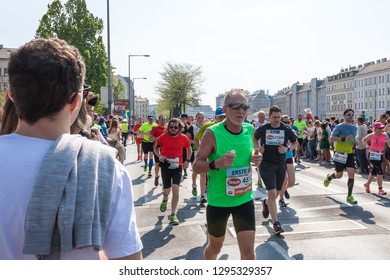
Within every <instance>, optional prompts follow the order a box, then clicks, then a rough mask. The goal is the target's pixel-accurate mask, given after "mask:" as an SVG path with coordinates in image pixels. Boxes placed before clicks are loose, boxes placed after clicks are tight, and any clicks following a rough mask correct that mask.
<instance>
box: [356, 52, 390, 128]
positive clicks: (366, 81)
mask: <svg viewBox="0 0 390 280" xmlns="http://www.w3.org/2000/svg"><path fill="white" fill-rule="evenodd" d="M360 69H361V70H360V71H359V72H358V73H357V74H356V75H355V76H354V89H353V93H352V95H353V99H352V107H351V108H353V109H354V110H355V114H356V115H360V114H362V112H363V111H364V112H365V114H366V117H367V120H368V121H369V122H371V123H372V122H373V121H374V120H375V119H377V118H378V116H379V115H380V114H382V113H385V112H386V110H389V109H390V61H387V59H386V58H383V59H381V60H377V61H376V63H374V62H370V63H366V64H364V66H363V67H360Z"/></svg>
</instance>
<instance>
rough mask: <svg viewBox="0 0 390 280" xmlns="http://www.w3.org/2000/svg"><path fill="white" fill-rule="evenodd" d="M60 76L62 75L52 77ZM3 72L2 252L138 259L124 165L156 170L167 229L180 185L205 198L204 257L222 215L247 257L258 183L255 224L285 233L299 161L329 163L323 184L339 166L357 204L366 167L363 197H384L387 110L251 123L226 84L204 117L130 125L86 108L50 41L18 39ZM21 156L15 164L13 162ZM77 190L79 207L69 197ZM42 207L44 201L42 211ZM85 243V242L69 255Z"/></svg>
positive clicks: (83, 94)
mask: <svg viewBox="0 0 390 280" xmlns="http://www.w3.org/2000/svg"><path fill="white" fill-rule="evenodd" d="M47 57H50V60H48V59H47ZM46 68H47V69H48V70H47V71H46V70H45V69H46ZM26 69H27V70H26ZM67 71H69V73H68V72H67ZM63 73H67V76H65V78H59V77H62V76H61V75H63ZM60 74H61V75H60ZM64 75H65V74H64ZM9 76H10V90H9V91H8V95H7V99H6V101H5V104H4V106H2V107H3V110H2V112H1V114H2V115H1V116H0V120H1V127H0V128H1V134H2V136H1V137H0V154H2V157H3V160H2V165H1V168H0V170H2V178H3V183H4V184H2V185H1V189H0V194H1V196H0V215H1V216H0V217H1V219H0V248H5V249H4V250H1V251H0V259H25V258H27V259H28V258H29V257H28V256H30V255H33V256H34V255H35V256H36V257H37V258H70V259H72V258H100V257H101V254H97V253H96V252H95V251H94V250H93V249H91V248H95V249H96V248H97V249H103V250H104V256H105V257H108V258H112V259H114V258H127V259H140V258H142V252H141V250H142V242H141V240H140V237H139V234H138V230H137V226H136V219H135V212H134V206H133V201H132V200H133V197H132V184H131V178H130V176H129V174H128V172H127V171H126V169H125V168H124V166H123V163H124V162H125V161H126V160H130V161H136V162H139V163H140V164H143V168H144V172H146V173H147V178H152V177H153V173H154V185H155V186H158V185H160V182H161V185H162V197H163V198H162V201H161V204H160V211H161V212H166V211H167V209H168V208H169V205H170V212H171V213H170V214H169V216H168V218H169V221H170V223H172V224H173V225H179V224H180V220H179V218H178V216H177V210H178V209H177V208H178V202H179V197H180V187H179V186H180V183H181V181H182V180H191V181H192V182H191V185H192V194H193V196H198V194H200V198H199V202H200V203H201V204H203V205H206V222H207V234H208V238H207V240H208V243H207V246H206V248H205V251H204V257H205V259H216V258H217V257H218V254H219V253H220V251H221V248H222V246H223V242H224V239H225V233H226V227H227V222H228V219H229V218H230V217H232V219H233V225H234V229H235V231H236V234H237V242H238V245H239V250H240V254H241V259H254V258H255V255H254V240H255V228H256V217H255V207H254V190H253V185H255V184H256V185H257V187H258V188H265V190H266V192H267V197H266V199H264V200H262V215H263V217H264V219H268V218H269V216H271V221H272V226H273V231H274V233H275V235H280V234H281V233H283V232H284V229H283V225H282V224H281V223H280V222H279V220H278V206H279V207H286V203H285V199H289V198H290V194H289V192H288V188H290V187H291V186H293V185H294V184H295V183H296V182H295V168H294V166H295V165H298V164H301V161H302V160H305V161H310V162H312V163H318V164H320V165H325V166H329V165H334V168H335V171H334V172H333V173H330V174H324V186H325V187H328V186H329V185H330V184H331V182H332V181H333V180H335V179H340V178H341V177H343V175H344V171H346V173H347V176H348V180H347V186H346V187H347V190H348V191H347V192H348V194H347V197H346V201H347V203H350V204H356V203H357V200H356V199H355V198H354V196H353V189H354V185H355V183H354V178H355V173H356V172H358V173H361V174H364V173H366V174H368V179H367V182H366V183H365V184H364V188H365V191H366V192H367V193H370V192H371V191H373V188H372V186H371V184H372V182H373V180H374V178H376V184H377V187H378V191H377V192H378V194H379V195H387V193H386V191H385V189H384V187H383V181H384V179H385V180H386V179H389V176H390V164H389V159H390V149H389V148H390V139H389V135H390V112H383V113H381V114H380V115H379V116H378V118H377V119H376V120H375V121H374V122H373V123H368V122H367V121H366V117H365V114H364V112H359V114H358V112H356V113H355V111H354V110H353V109H351V108H349V109H346V110H345V111H344V113H343V118H342V119H336V118H334V117H331V118H329V119H324V120H321V119H319V118H318V117H316V116H313V115H312V114H311V112H310V111H309V110H307V111H306V112H305V114H304V113H303V112H302V113H298V115H297V116H296V118H295V117H294V116H288V115H284V114H283V112H282V111H281V109H280V108H279V107H278V106H272V107H271V108H270V109H269V111H268V112H263V111H260V112H259V113H258V120H248V119H247V111H248V109H249V104H248V102H247V99H246V96H245V93H244V91H243V90H239V89H232V90H231V91H229V92H228V93H227V94H226V96H225V100H224V105H223V106H222V107H219V108H217V109H216V112H215V116H214V117H213V118H212V119H207V118H205V115H204V113H202V112H198V113H197V114H196V115H195V116H189V115H187V114H185V113H183V114H181V115H180V116H176V117H173V118H170V119H169V120H168V119H167V117H166V116H165V115H160V116H159V117H158V118H157V120H156V119H155V118H154V117H153V116H148V118H147V120H143V119H142V118H140V117H138V118H137V119H136V120H135V121H134V122H133V120H132V119H127V117H126V116H113V115H109V116H106V117H103V116H101V115H99V114H97V113H96V112H95V111H94V107H95V105H96V102H97V99H98V97H97V95H95V94H94V93H93V92H91V91H90V87H89V86H86V85H84V86H83V84H84V77H85V66H84V62H83V59H82V58H81V57H80V55H79V53H78V51H77V49H75V48H74V47H72V46H69V45H67V43H66V42H64V41H62V40H58V39H48V40H45V39H37V40H33V41H31V42H30V43H28V44H26V45H25V46H23V47H22V48H21V49H20V50H18V52H17V53H16V54H14V55H12V57H11V62H10V67H9ZM34 79H35V83H30V82H29V81H30V80H34ZM37 100H38V101H37ZM34 102H35V103H34ZM50 102H51V103H50ZM30 104H34V106H30ZM48 104H49V105H48ZM90 140H94V141H90ZM128 145H136V146H137V156H136V158H134V159H126V147H127V146H128ZM108 146H111V147H112V148H114V149H112V148H108ZM20 158H23V161H22V162H21V163H19V162H17V161H16V160H17V159H20ZM115 158H116V159H118V160H115ZM59 159H61V160H60V162H58V160H59ZM5 163H6V164H5ZM19 164H23V166H22V168H20V166H19ZM189 168H191V169H192V177H191V178H188V173H187V170H188V169H189ZM153 169H154V172H153ZM253 172H257V174H258V176H257V178H258V179H257V181H256V182H252V180H253ZM14 174H18V175H20V176H14ZM325 175H326V176H325ZM19 177H20V178H28V180H27V179H26V180H20V178H19ZM198 178H199V179H198ZM160 179H161V180H160ZM52 185H58V186H59V187H58V188H51V186H52ZM9 186H12V187H13V192H12V193H10V192H9V188H8V187H9ZM57 189H60V190H62V191H61V192H57V191H56V190H57ZM5 194H8V195H7V196H6V195H5ZM79 195H82V196H83V201H84V200H85V203H80V201H81V200H80V199H76V198H77V197H78V196H79ZM169 200H171V202H170V204H168V202H169ZM14 201H18V202H19V203H20V205H19V207H14V205H13V202H14ZM40 205H44V206H45V207H47V208H45V209H43V211H42V209H41V208H42V207H41V206H40ZM59 209H60V210H61V211H60V210H59ZM80 213H86V214H87V215H89V217H93V218H91V219H92V220H89V222H91V224H88V225H87V226H86V221H85V219H84V216H83V214H80ZM96 213H99V215H98V216H96ZM72 215H74V216H72ZM70 217H72V218H70ZM11 220H12V221H13V222H12V223H11V222H10V221H11ZM58 221H61V223H59V222H58ZM37 224H39V225H40V226H38V227H37ZM73 227H78V230H77V233H75V232H74V228H73ZM37 229H38V230H37ZM41 229H44V230H43V232H42V230H41ZM87 236H88V237H87ZM37 240H39V244H40V246H41V245H42V246H41V247H39V246H36V244H35V243H36V242H38V241H37ZM59 240H61V241H59ZM53 242H54V243H53ZM56 242H57V243H56ZM53 246H54V247H53ZM38 247H39V248H38ZM84 247H87V248H89V249H86V250H78V249H80V248H84ZM53 248H54V249H53Z"/></svg>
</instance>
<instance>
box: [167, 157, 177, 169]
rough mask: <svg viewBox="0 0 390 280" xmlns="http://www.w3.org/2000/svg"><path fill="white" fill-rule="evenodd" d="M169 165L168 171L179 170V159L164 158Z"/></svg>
mask: <svg viewBox="0 0 390 280" xmlns="http://www.w3.org/2000/svg"><path fill="white" fill-rule="evenodd" d="M166 159H167V162H168V163H169V166H168V169H177V168H179V158H178V157H177V158H166Z"/></svg>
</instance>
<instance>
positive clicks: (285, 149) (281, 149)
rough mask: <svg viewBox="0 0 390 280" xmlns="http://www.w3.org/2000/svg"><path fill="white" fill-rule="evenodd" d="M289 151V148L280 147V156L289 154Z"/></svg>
mask: <svg viewBox="0 0 390 280" xmlns="http://www.w3.org/2000/svg"><path fill="white" fill-rule="evenodd" d="M287 151H288V148H287V147H285V146H282V145H279V146H278V152H279V154H285V153H287Z"/></svg>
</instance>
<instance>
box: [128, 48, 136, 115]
mask: <svg viewBox="0 0 390 280" xmlns="http://www.w3.org/2000/svg"><path fill="white" fill-rule="evenodd" d="M128 89H129V112H130V118H132V119H134V112H135V111H134V105H132V100H133V98H132V95H131V76H130V55H129V87H128Z"/></svg>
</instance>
